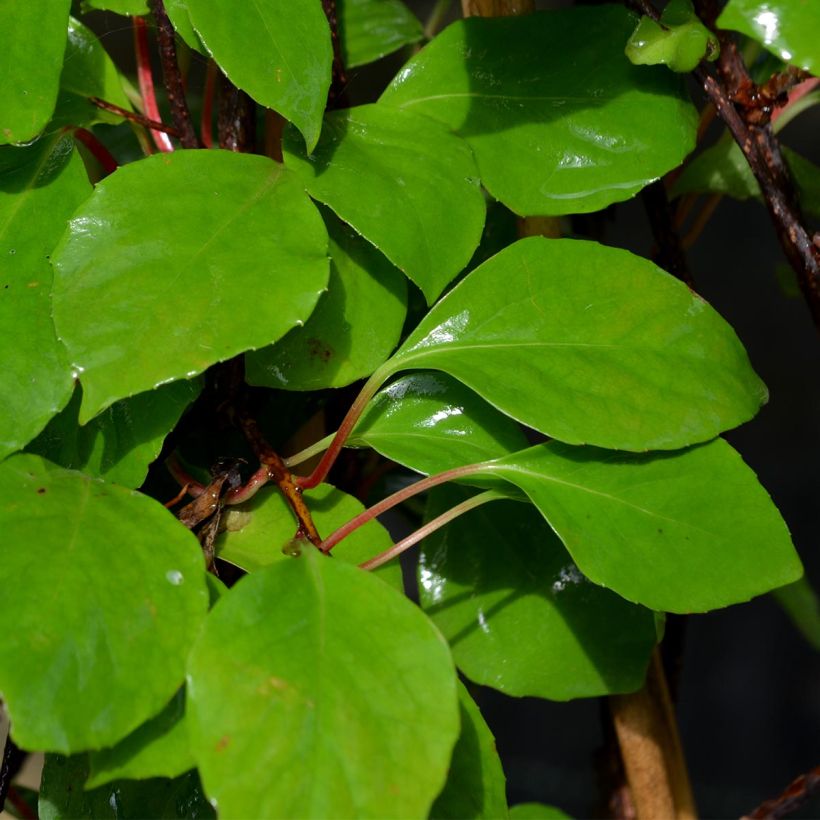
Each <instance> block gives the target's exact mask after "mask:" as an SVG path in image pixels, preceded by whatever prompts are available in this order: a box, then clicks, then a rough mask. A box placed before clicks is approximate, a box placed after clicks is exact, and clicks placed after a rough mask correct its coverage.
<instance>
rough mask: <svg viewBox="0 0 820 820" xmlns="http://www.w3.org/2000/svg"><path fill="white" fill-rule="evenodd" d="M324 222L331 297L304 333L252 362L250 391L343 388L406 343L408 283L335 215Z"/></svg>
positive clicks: (260, 353)
mask: <svg viewBox="0 0 820 820" xmlns="http://www.w3.org/2000/svg"><path fill="white" fill-rule="evenodd" d="M325 223H326V225H327V227H328V232H329V234H330V249H329V253H330V281H329V283H328V289H327V293H325V294H324V295H323V296H322V297H321V298H320V300H319V304H318V305H317V306H316V310H314V311H313V313H312V314H311V317H310V318H309V319H308V320H307V322H306V323H305V325H304V327H297V328H294V329H293V330H291V331H290V333H288V335H287V336H285V337H284V338H283V339H280V341H278V342H277V343H276V344H275V345H273V346H272V347H267V348H264V349H263V350H258V351H256V352H254V353H249V354H248V355H247V356H246V357H245V376H246V378H247V381H248V383H249V384H256V385H260V386H265V387H279V388H283V389H286V390H319V389H321V388H325V387H344V386H345V385H348V384H350V383H351V382H354V381H356V380H357V379H361V378H364V377H366V376H369V375H370V374H371V373H372V372H373V371H374V370H375V369H376V368H377V367H378V366H379V365H380V364H381V363H382V362H383V361H384V360H385V359H387V357H388V356H389V355H390V353H391V352H392V351H393V349H394V348H395V346H396V343H397V342H398V341H399V335H400V334H401V330H402V327H403V325H404V318H405V315H406V314H407V280H406V279H405V278H404V276H402V274H401V272H400V271H398V270H396V268H395V267H393V265H391V264H390V262H389V261H388V260H387V259H386V258H385V257H384V256H383V255H382V254H381V253H380V252H379V251H378V250H376V248H374V247H373V246H372V245H371V244H370V243H369V242H367V241H366V240H364V239H362V237H360V236H359V235H358V234H357V233H356V232H355V231H354V230H353V229H352V228H350V227H349V226H348V225H345V224H344V223H343V222H341V221H340V220H338V219H337V218H336V217H335V216H333V215H332V214H330V213H329V212H328V213H327V214H326V215H325ZM374 317H378V320H377V321H374Z"/></svg>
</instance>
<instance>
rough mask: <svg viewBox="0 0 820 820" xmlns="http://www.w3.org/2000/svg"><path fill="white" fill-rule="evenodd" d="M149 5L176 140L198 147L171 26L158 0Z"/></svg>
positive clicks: (163, 6) (162, 5)
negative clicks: (155, 31) (155, 26)
mask: <svg viewBox="0 0 820 820" xmlns="http://www.w3.org/2000/svg"><path fill="white" fill-rule="evenodd" d="M149 4H150V8H151V11H152V12H153V15H154V20H155V21H156V24H157V42H158V44H159V56H160V61H161V63H162V77H163V80H164V82H165V91H166V93H167V94H168V104H169V105H170V106H171V117H172V118H173V120H174V125H175V126H176V129H177V131H178V132H179V141H180V142H181V143H182V146H183V148H199V139H198V138H197V135H196V131H195V130H194V121H193V119H192V118H191V112H190V110H189V109H188V100H187V99H186V98H185V86H184V84H183V82H182V74H181V73H180V70H179V62H178V61H177V46H176V40H175V36H176V35H175V34H174V27H173V26H172V25H171V21H170V20H169V19H168V14H167V12H166V11H165V5H164V3H163V2H162V0H149Z"/></svg>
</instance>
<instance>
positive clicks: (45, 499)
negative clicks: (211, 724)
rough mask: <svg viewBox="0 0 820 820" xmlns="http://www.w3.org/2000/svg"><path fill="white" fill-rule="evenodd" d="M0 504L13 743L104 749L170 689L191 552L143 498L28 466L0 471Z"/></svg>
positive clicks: (181, 651)
mask: <svg viewBox="0 0 820 820" xmlns="http://www.w3.org/2000/svg"><path fill="white" fill-rule="evenodd" d="M0 498H2V502H0V526H1V527H2V530H3V533H4V537H3V547H2V560H0V583H2V587H3V590H4V592H3V604H4V605H3V607H2V609H0V630H2V633H3V635H4V636H5V637H4V639H3V641H2V643H0V691H2V692H3V700H4V701H5V703H6V705H7V707H8V711H9V714H10V717H11V721H12V725H13V730H12V732H13V735H14V739H15V742H16V743H17V744H18V745H20V746H21V747H22V748H24V749H38V750H48V751H59V752H64V753H67V752H72V751H76V750H81V749H94V748H100V747H102V746H108V745H111V744H112V743H115V742H117V741H118V740H120V738H122V737H124V736H125V735H126V734H128V733H129V732H130V731H132V730H133V729H135V728H136V727H137V726H139V725H140V724H141V723H142V722H143V721H145V720H146V719H148V718H149V717H151V716H152V715H154V714H156V713H157V712H159V711H160V710H161V709H162V708H163V707H164V706H165V704H166V703H167V702H168V700H169V699H170V698H171V696H172V695H173V694H174V692H175V691H176V690H177V689H178V688H179V686H180V684H181V683H182V678H183V670H184V664H185V657H186V655H187V652H188V649H189V648H190V646H191V643H192V642H193V639H194V637H195V635H196V633H197V631H198V629H199V627H200V624H201V622H202V620H203V618H204V616H205V612H206V608H207V603H208V594H207V591H206V589H205V578H204V572H203V561H202V554H201V551H200V548H199V544H198V543H197V541H196V539H195V538H194V537H193V536H192V535H191V534H190V532H188V531H187V530H186V529H185V528H184V527H182V526H181V525H180V524H179V522H177V521H176V520H174V518H173V516H171V514H170V513H168V512H167V511H166V510H164V509H162V507H161V506H160V505H159V504H157V503H156V502H155V501H152V500H151V499H149V498H147V497H146V496H143V495H139V494H137V493H134V492H131V491H129V490H126V489H124V488H121V487H118V486H117V485H115V484H106V483H103V482H101V481H97V480H94V479H91V478H88V477H87V476H84V475H82V474H81V473H76V472H71V471H68V470H63V469H61V468H59V467H56V466H54V465H52V464H49V462H47V461H44V460H43V459H41V458H39V457H37V456H33V455H15V456H12V457H11V458H9V459H7V460H6V461H5V462H3V464H2V465H0ZM21 579H25V581H24V582H21ZM32 601H36V602H37V604H36V606H32ZM55 692H59V693H60V697H59V698H55V696H54V693H55Z"/></svg>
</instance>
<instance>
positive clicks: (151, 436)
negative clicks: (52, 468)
mask: <svg viewBox="0 0 820 820" xmlns="http://www.w3.org/2000/svg"><path fill="white" fill-rule="evenodd" d="M201 387H202V382H201V380H199V379H194V380H192V381H181V382H174V383H172V384H166V385H163V386H162V387H160V388H158V389H156V390H149V391H148V392H146V393H140V394H139V395H137V396H133V397H132V398H130V399H123V400H122V401H118V402H117V403H116V404H112V405H111V406H110V407H109V408H108V409H107V410H104V411H103V412H102V413H101V414H100V415H99V416H97V417H96V418H94V419H92V420H91V421H90V422H88V424H86V425H85V426H84V427H80V426H79V423H78V421H77V414H78V413H79V410H80V400H81V395H80V393H81V391H80V390H79V389H77V391H75V393H74V396H73V397H72V400H71V402H70V403H69V405H68V407H66V408H65V409H64V410H63V411H62V413H60V414H59V415H57V416H55V417H54V418H53V419H52V420H51V421H50V422H49V424H48V426H47V427H46V428H45V430H43V432H42V433H40V435H39V436H38V437H37V438H36V439H35V440H34V441H33V442H32V443H31V444H30V445H29V446H28V450H29V452H32V453H37V454H38V455H41V456H43V457H44V458H47V459H49V460H51V461H53V462H55V463H57V464H59V465H60V466H61V467H66V468H69V469H72V470H81V471H82V472H84V473H88V474H89V475H92V476H94V477H95V478H104V479H106V480H107V481H113V482H114V483H115V484H122V485H123V486H125V487H139V486H140V484H142V482H143V481H144V480H145V476H146V475H147V473H148V467H149V465H150V464H151V462H153V461H154V459H155V458H156V457H157V456H158V455H159V453H160V450H161V449H162V443H163V441H165V437H166V436H167V435H168V433H169V432H170V431H171V430H172V429H173V428H174V427H175V426H176V423H177V422H178V421H179V418H180V416H181V415H182V413H183V412H184V411H185V409H186V407H188V405H189V404H190V403H191V402H192V401H193V400H194V399H195V398H196V397H197V395H198V394H199V391H200V389H201Z"/></svg>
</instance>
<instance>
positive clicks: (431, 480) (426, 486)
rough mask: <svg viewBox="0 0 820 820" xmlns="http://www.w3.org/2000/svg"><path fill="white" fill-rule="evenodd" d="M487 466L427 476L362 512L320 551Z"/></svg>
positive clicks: (473, 466)
mask: <svg viewBox="0 0 820 820" xmlns="http://www.w3.org/2000/svg"><path fill="white" fill-rule="evenodd" d="M485 465H486V462H478V463H477V464H467V465H465V466H464V467H454V468H453V469H452V470H445V471H444V472H443V473H438V474H436V475H431V476H427V477H426V478H422V479H420V480H419V481H417V482H415V484H410V485H409V486H408V487H404V488H402V489H401V490H399V491H398V492H395V493H393V495H389V496H387V498H383V499H382V500H381V501H379V502H378V503H377V504H374V505H373V506H372V507H368V508H367V509H366V510H364V512H360V513H359V514H358V515H357V516H356V517H355V518H351V519H350V521H348V522H347V523H346V524H343V525H342V526H341V527H339V529H338V530H336V531H335V532H333V533H331V534H330V535H329V536H328V537H327V538H325V540H324V541H322V543H321V544H319V549H320V550H321V551H322V552H325V553H327V552H330V551H331V550H332V549H333V547H335V546H336V544H338V543H339V541H342V540H343V539H345V538H347V536H348V535H350V533H352V532H354V531H355V530H357V529H359V527H362V526H364V525H365V524H366V523H367V522H368V521H372V520H373V519H374V518H377V517H378V516H380V515H381V514H382V513H385V512H387V511H388V510H391V509H393V507H395V506H396V505H397V504H401V503H402V502H403V501H407V499H408V498H412V497H413V496H415V495H418V494H419V493H423V492H426V491H427V490H431V489H432V488H433V487H438V485H439V484H444V483H445V482H447V481H454V480H455V479H457V478H466V477H467V476H470V475H474V474H475V473H478V472H480V471H481V470H482V469H483V468H484V467H485Z"/></svg>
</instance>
